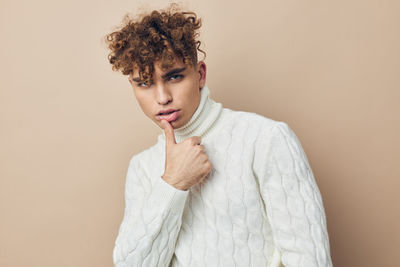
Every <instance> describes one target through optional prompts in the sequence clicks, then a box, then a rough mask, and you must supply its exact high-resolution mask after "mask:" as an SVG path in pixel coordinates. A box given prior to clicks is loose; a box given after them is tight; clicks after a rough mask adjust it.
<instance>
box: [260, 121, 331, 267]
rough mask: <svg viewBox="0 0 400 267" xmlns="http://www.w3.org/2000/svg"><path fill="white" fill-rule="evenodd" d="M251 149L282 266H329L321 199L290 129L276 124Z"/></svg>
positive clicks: (324, 218)
mask: <svg viewBox="0 0 400 267" xmlns="http://www.w3.org/2000/svg"><path fill="white" fill-rule="evenodd" d="M270 131H271V132H270V134H269V135H268V136H270V137H269V138H263V140H262V141H260V143H259V148H258V149H259V150H257V152H256V160H255V165H254V168H255V173H256V175H257V177H258V179H259V183H260V190H261V194H262V197H263V200H264V204H265V209H266V212H267V216H268V219H269V221H270V224H271V228H272V233H273V239H274V242H275V246H276V248H277V250H278V251H279V252H280V254H281V261H282V263H283V264H284V266H286V267H300V266H302V267H303V266H304V267H305V266H307V267H313V266H315V267H331V266H332V261H331V256H330V247H329V238H328V232H327V225H326V217H325V211H324V207H323V203H322V198H321V194H320V191H319V189H318V186H317V184H316V181H315V179H314V175H313V172H312V170H311V168H310V165H309V163H308V160H307V157H306V154H305V152H304V150H303V148H302V146H301V143H300V141H299V140H298V138H297V136H296V135H295V133H294V132H293V131H292V130H291V129H290V127H289V126H288V125H287V124H286V123H285V122H278V124H276V125H275V126H274V127H273V128H272V130H270Z"/></svg>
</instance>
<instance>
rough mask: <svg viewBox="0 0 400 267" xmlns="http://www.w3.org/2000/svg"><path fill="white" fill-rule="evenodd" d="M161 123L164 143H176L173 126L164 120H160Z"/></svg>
mask: <svg viewBox="0 0 400 267" xmlns="http://www.w3.org/2000/svg"><path fill="white" fill-rule="evenodd" d="M161 125H162V127H163V129H164V133H165V139H166V144H167V145H170V144H176V140H175V133H174V128H172V126H171V124H169V122H168V121H166V120H161Z"/></svg>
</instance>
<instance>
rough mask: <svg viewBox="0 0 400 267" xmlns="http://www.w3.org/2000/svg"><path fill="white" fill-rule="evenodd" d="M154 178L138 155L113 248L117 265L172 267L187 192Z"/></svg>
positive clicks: (130, 170)
mask: <svg viewBox="0 0 400 267" xmlns="http://www.w3.org/2000/svg"><path fill="white" fill-rule="evenodd" d="M153 180H154V181H151V179H150V178H149V177H147V176H146V174H145V171H144V170H143V168H142V167H141V165H140V164H139V162H138V160H136V159H135V157H133V158H132V160H131V161H130V163H129V167H128V172H127V176H126V184H125V212H124V217H123V220H122V223H121V226H120V228H119V232H118V236H117V238H116V241H115V247H114V250H113V261H114V265H115V266H116V267H134V266H143V267H145V266H151V267H154V266H160V267H161V266H163V267H164V266H165V267H166V266H169V263H170V261H171V258H172V256H173V254H174V251H175V243H176V240H177V237H178V234H179V231H180V227H181V223H182V221H181V219H182V213H183V209H184V206H185V201H186V198H187V195H188V191H183V190H179V189H176V188H175V187H173V186H171V185H169V184H168V183H166V182H165V181H164V180H163V179H162V178H161V177H155V179H153Z"/></svg>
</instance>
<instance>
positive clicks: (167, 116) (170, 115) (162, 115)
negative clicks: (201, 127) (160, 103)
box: [156, 109, 180, 122]
mask: <svg viewBox="0 0 400 267" xmlns="http://www.w3.org/2000/svg"><path fill="white" fill-rule="evenodd" d="M179 112H180V111H179V110H176V109H167V110H162V111H161V112H159V113H158V114H157V115H156V118H157V119H158V120H166V121H168V122H173V121H175V120H176V119H177V118H178V115H179Z"/></svg>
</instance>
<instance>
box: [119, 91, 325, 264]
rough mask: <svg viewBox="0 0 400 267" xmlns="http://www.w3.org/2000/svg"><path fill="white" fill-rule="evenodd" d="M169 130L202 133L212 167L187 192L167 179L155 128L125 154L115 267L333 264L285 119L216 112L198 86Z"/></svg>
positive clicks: (181, 134) (310, 183)
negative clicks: (152, 140) (188, 113)
mask: <svg viewBox="0 0 400 267" xmlns="http://www.w3.org/2000/svg"><path fill="white" fill-rule="evenodd" d="M174 132H175V138H176V141H177V142H181V141H183V140H185V139H186V138H188V137H190V136H201V137H202V145H204V147H205V151H206V153H207V155H208V157H209V160H210V161H211V163H212V165H213V169H212V171H211V173H210V174H209V176H208V178H207V179H205V180H204V182H202V183H200V184H196V185H194V186H192V187H191V188H190V189H188V190H187V191H183V190H179V189H177V188H175V187H173V186H171V185H169V184H168V183H166V182H165V181H164V180H163V179H162V178H161V176H162V174H163V173H164V167H165V135H164V132H163V131H162V133H161V134H160V135H159V136H158V140H157V143H156V144H155V145H153V146H151V147H150V148H148V149H146V150H144V151H142V152H140V153H138V154H136V155H133V156H132V158H131V160H130V162H129V167H128V171H127V175H126V184H125V212H124V216H123V220H122V223H121V226H120V228H119V232H118V236H117V238H116V240H115V247H114V251H113V261H114V265H115V266H116V267H128V266H129V267H136V266H142V267H143V266H148V267H155V266H164V267H178V266H179V267H194V266H198V267H205V266H207V267H212V266H220V267H233V266H237V267H239V266H240V267H242V266H243V267H250V266H253V267H266V266H270V267H278V266H286V267H295V266H296V267H313V266H319V267H322V266H326V267H330V266H332V261H331V256H330V246H329V238H328V232H327V223H326V216H325V211H324V206H323V202H322V198H321V194H320V191H319V189H318V186H317V184H316V181H315V179H314V175H313V172H312V170H311V168H310V165H309V162H308V159H307V157H306V154H305V152H304V150H303V148H302V146H301V143H300V141H299V139H298V138H297V136H296V135H295V133H294V132H293V131H292V130H291V128H290V127H289V126H288V124H287V123H285V122H281V121H275V120H272V119H269V118H266V117H264V116H261V115H259V114H256V113H251V112H244V111H235V110H231V109H228V108H224V107H223V106H222V104H221V103H217V102H215V101H214V100H213V99H211V98H210V92H209V88H208V87H207V86H204V87H203V88H202V90H201V100H200V104H199V106H198V108H197V109H196V111H195V113H194V114H193V116H192V117H191V119H190V120H189V121H188V122H187V123H186V125H184V126H182V127H181V128H179V129H175V130H174Z"/></svg>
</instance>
